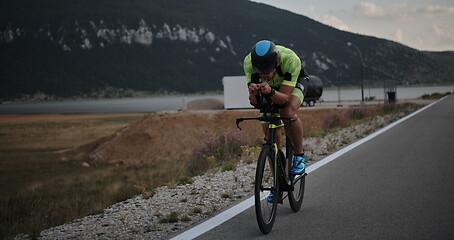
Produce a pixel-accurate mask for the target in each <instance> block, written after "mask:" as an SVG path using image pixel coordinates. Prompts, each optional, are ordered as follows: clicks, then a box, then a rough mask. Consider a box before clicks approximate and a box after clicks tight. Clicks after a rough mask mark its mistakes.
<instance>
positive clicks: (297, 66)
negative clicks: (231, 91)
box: [243, 45, 301, 88]
mask: <svg viewBox="0 0 454 240" xmlns="http://www.w3.org/2000/svg"><path fill="white" fill-rule="evenodd" d="M276 48H277V50H278V52H279V54H280V56H281V57H280V62H279V64H280V65H279V67H280V70H281V74H279V72H278V71H277V72H276V73H275V74H274V76H273V78H272V79H271V80H269V81H268V84H269V85H270V86H271V87H273V88H279V87H280V86H281V85H287V86H291V87H295V86H296V82H297V81H298V75H299V74H300V71H301V60H300V58H299V57H298V56H297V55H296V53H295V52H294V51H292V50H291V49H289V48H286V47H283V46H279V45H276ZM243 68H244V74H245V75H246V81H247V83H250V82H251V76H252V74H254V73H256V71H255V70H254V67H253V66H252V62H251V53H249V54H248V55H247V56H246V57H245V58H244V63H243ZM286 74H287V75H288V74H290V76H291V77H286V79H284V76H285V75H286ZM260 80H261V81H262V82H264V81H265V80H264V79H260Z"/></svg>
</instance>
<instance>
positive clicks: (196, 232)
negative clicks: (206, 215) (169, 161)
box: [171, 98, 444, 240]
mask: <svg viewBox="0 0 454 240" xmlns="http://www.w3.org/2000/svg"><path fill="white" fill-rule="evenodd" d="M443 99H444V98H442V99H439V100H438V101H435V102H433V103H431V104H429V105H427V106H425V107H423V108H421V109H419V110H418V111H416V112H414V113H412V114H410V115H408V116H406V117H404V118H401V119H399V120H397V121H395V122H393V123H391V124H389V125H387V126H386V127H384V128H382V129H380V130H378V131H376V132H374V133H372V134H371V135H369V136H367V137H365V138H363V139H361V140H359V141H356V142H354V143H352V144H350V145H348V146H347V147H345V148H343V149H341V150H339V151H337V152H335V153H333V154H331V155H329V156H327V157H326V158H324V159H322V160H320V161H318V162H316V163H314V164H312V165H310V166H309V167H307V169H306V172H307V173H311V172H313V171H315V170H317V169H318V168H320V167H322V166H324V165H325V164H328V163H329V162H331V161H333V160H335V159H336V158H338V157H340V156H342V155H343V154H344V153H346V152H348V151H350V150H352V149H354V148H356V147H358V146H359V145H361V144H363V143H365V142H367V141H369V140H371V139H372V138H374V137H376V136H378V135H380V134H382V133H384V132H386V131H388V130H389V129H391V128H393V127H394V126H396V125H397V124H399V123H401V122H403V121H405V120H407V119H409V118H411V117H413V116H415V115H416V114H418V113H420V112H422V111H424V110H426V109H427V108H429V107H431V106H432V105H434V104H436V103H438V102H439V101H442V100H443ZM252 206H254V196H252V197H250V198H248V199H246V200H244V201H242V202H240V203H238V204H237V205H235V206H233V207H231V208H229V209H227V210H225V211H223V212H221V213H219V214H218V215H216V216H214V217H213V218H210V219H208V220H207V221H205V222H202V223H201V224H199V225H197V226H195V227H193V228H190V229H189V230H187V231H185V232H183V233H181V234H179V235H177V236H175V237H173V238H172V239H171V240H180V239H194V238H196V237H198V236H200V235H202V234H204V233H206V232H208V231H210V230H211V229H213V228H215V227H217V226H219V225H221V224H222V223H224V222H225V221H227V220H229V219H231V218H233V217H235V216H236V215H238V214H239V213H241V212H243V211H245V210H246V209H248V208H250V207H252Z"/></svg>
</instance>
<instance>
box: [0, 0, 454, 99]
mask: <svg viewBox="0 0 454 240" xmlns="http://www.w3.org/2000/svg"><path fill="white" fill-rule="evenodd" d="M261 39H270V40H272V41H274V42H276V43H277V44H280V45H284V46H287V47H290V48H292V49H293V50H295V52H296V53H297V54H298V55H299V56H300V57H301V59H302V61H303V64H304V66H305V68H306V69H307V71H308V72H309V73H310V74H315V75H319V76H320V77H321V78H322V80H323V81H324V84H325V86H329V85H334V86H338V85H359V82H360V70H359V69H360V66H361V65H360V64H361V63H360V60H359V59H360V57H359V51H357V50H356V48H352V47H348V46H347V42H352V43H354V45H355V46H357V47H358V48H359V49H360V51H361V55H362V58H363V61H364V64H365V68H364V79H367V80H370V81H375V82H376V84H377V85H380V86H381V85H382V84H383V81H385V80H386V81H389V80H391V81H397V82H398V83H439V82H453V81H454V70H453V69H452V67H451V66H452V63H453V62H454V53H453V52H443V53H433V52H423V51H418V50H416V49H412V48H409V47H407V46H404V45H402V44H399V43H396V42H392V41H388V40H384V39H378V38H375V37H369V36H363V35H358V34H353V33H349V32H345V31H340V30H337V29H335V28H332V27H329V26H326V25H323V24H321V23H319V22H316V21H314V20H312V19H309V18H307V17H305V16H301V15H298V14H294V13H291V12H289V11H285V10H281V9H277V8H274V7H271V6H268V5H264V4H259V3H255V2H250V1H248V0H230V1H221V0H128V1H121V0H96V1H89V0H45V1H34V0H4V1H2V2H1V3H0V84H1V88H0V98H1V99H2V100H10V99H17V98H19V97H21V96H24V95H35V94H37V93H40V94H43V95H46V96H56V97H73V96H87V95H89V94H92V93H96V92H102V91H106V90H107V91H110V92H113V93H115V94H116V95H120V96H127V94H128V93H129V92H130V90H133V91H147V92H153V93H163V92H164V93H165V92H180V93H192V92H201V91H212V90H222V83H221V79H222V77H223V76H229V75H242V74H243V72H242V61H243V58H244V56H245V55H246V54H247V53H248V52H249V51H250V49H251V47H252V45H253V44H254V43H255V42H257V41H258V40H261Z"/></svg>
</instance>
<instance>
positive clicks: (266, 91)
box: [258, 82, 272, 94]
mask: <svg viewBox="0 0 454 240" xmlns="http://www.w3.org/2000/svg"><path fill="white" fill-rule="evenodd" d="M258 87H259V89H260V93H262V94H269V93H270V92H271V89H272V88H271V87H270V85H269V84H268V83H266V82H265V83H260V84H258Z"/></svg>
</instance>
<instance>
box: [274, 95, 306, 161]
mask: <svg viewBox="0 0 454 240" xmlns="http://www.w3.org/2000/svg"><path fill="white" fill-rule="evenodd" d="M300 106H301V100H300V98H298V97H297V96H295V95H292V96H291V97H290V101H289V105H288V106H287V107H286V108H284V109H281V110H280V112H279V113H280V115H281V116H282V117H286V118H293V119H295V121H294V122H292V123H290V122H289V121H284V128H285V134H286V135H287V136H288V137H289V138H290V140H291V141H292V143H293V146H294V148H295V153H303V152H304V148H303V124H302V122H301V120H300V119H299V117H298V115H297V111H298V109H299V107H300Z"/></svg>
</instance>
